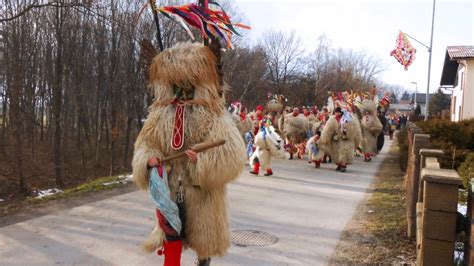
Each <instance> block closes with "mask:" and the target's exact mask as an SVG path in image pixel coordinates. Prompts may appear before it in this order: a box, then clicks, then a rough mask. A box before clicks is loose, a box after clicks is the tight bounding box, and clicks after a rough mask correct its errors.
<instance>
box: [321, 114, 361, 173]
mask: <svg viewBox="0 0 474 266" xmlns="http://www.w3.org/2000/svg"><path fill="white" fill-rule="evenodd" d="M344 112H348V114H344ZM344 116H345V117H348V116H350V117H351V118H350V119H347V118H343V117H344ZM343 119H345V120H346V122H345V124H344V126H341V123H342V122H341V121H342V120H343ZM343 129H344V130H345V133H343ZM361 141H362V133H361V130H360V124H359V120H358V119H357V118H356V117H355V116H354V114H352V113H350V112H349V111H343V110H342V109H341V107H336V108H335V110H334V115H333V116H331V117H330V118H329V120H328V121H327V122H326V125H325V126H324V129H323V131H322V132H321V138H320V140H319V142H317V144H318V147H319V151H318V154H317V155H316V160H320V159H322V158H323V157H324V155H325V154H329V155H331V158H332V161H333V162H334V163H335V164H336V165H337V168H336V170H338V171H341V172H345V171H346V168H347V165H349V164H351V163H352V161H353V159H354V150H355V149H356V147H357V146H358V145H359V144H360V143H361Z"/></svg>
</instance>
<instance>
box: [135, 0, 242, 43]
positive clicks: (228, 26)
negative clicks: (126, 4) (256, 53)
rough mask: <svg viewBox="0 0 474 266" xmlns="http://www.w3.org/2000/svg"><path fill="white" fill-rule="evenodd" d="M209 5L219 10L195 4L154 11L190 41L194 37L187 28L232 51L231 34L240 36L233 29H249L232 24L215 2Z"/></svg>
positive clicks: (164, 7)
mask: <svg viewBox="0 0 474 266" xmlns="http://www.w3.org/2000/svg"><path fill="white" fill-rule="evenodd" d="M209 4H210V5H213V6H216V7H218V8H219V9H220V10H215V9H211V8H208V7H207V5H206V6H204V7H203V6H200V5H197V4H187V5H182V6H163V7H156V11H159V12H160V13H161V14H163V15H164V16H165V17H167V18H169V19H171V20H173V21H174V22H176V23H178V25H180V26H181V27H182V28H183V29H184V30H185V31H186V32H187V33H188V35H189V37H190V38H191V39H192V40H194V35H193V33H192V32H191V30H190V29H189V27H188V26H192V27H194V28H196V29H198V30H199V32H200V34H201V36H202V38H203V39H210V38H213V39H219V40H222V41H223V42H224V43H225V47H227V48H230V49H232V48H233V45H232V42H231V36H232V34H236V35H239V36H240V34H239V33H238V32H237V31H236V30H235V27H240V28H244V29H250V27H249V26H246V25H244V24H241V23H235V24H234V23H232V22H231V20H230V17H229V16H228V15H227V13H226V12H225V11H224V9H223V8H222V7H221V6H220V5H219V4H218V3H217V2H214V1H211V2H209ZM146 5H148V3H147V4H146ZM146 5H145V6H144V7H146ZM142 10H143V8H142Z"/></svg>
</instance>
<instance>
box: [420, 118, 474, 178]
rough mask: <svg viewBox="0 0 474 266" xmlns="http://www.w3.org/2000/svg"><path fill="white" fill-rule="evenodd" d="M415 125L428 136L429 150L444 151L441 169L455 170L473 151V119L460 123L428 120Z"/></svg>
mask: <svg viewBox="0 0 474 266" xmlns="http://www.w3.org/2000/svg"><path fill="white" fill-rule="evenodd" d="M416 124H417V125H418V126H419V127H420V128H421V130H422V131H423V133H425V134H429V135H430V143H431V146H430V148H433V149H441V150H443V151H444V154H445V156H444V157H443V158H442V159H441V167H442V168H448V169H457V168H458V167H459V166H460V164H461V163H462V162H463V161H464V160H466V156H467V154H468V153H469V152H470V151H472V150H473V149H474V119H471V120H465V121H461V122H452V121H449V120H446V119H430V120H428V121H419V122H417V123H416ZM453 157H454V158H453Z"/></svg>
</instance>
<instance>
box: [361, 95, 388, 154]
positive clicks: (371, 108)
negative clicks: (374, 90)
mask: <svg viewBox="0 0 474 266" xmlns="http://www.w3.org/2000/svg"><path fill="white" fill-rule="evenodd" d="M360 111H361V114H362V118H361V120H360V124H361V128H362V138H363V141H362V150H363V151H364V161H365V162H369V161H371V160H372V158H371V157H372V156H374V155H375V154H376V153H377V138H378V136H379V134H380V132H382V129H383V126H382V123H380V120H379V118H378V117H377V106H376V105H375V102H374V101H372V100H369V99H365V100H363V101H362V106H361V110H360Z"/></svg>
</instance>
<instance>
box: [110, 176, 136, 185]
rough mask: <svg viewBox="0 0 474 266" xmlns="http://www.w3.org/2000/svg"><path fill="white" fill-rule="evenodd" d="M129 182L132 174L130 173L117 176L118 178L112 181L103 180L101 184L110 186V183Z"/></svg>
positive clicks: (131, 180)
mask: <svg viewBox="0 0 474 266" xmlns="http://www.w3.org/2000/svg"><path fill="white" fill-rule="evenodd" d="M131 182H133V176H132V175H131V174H130V175H122V176H119V180H116V181H112V182H105V183H102V185H104V186H110V185H114V184H128V183H131Z"/></svg>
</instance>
